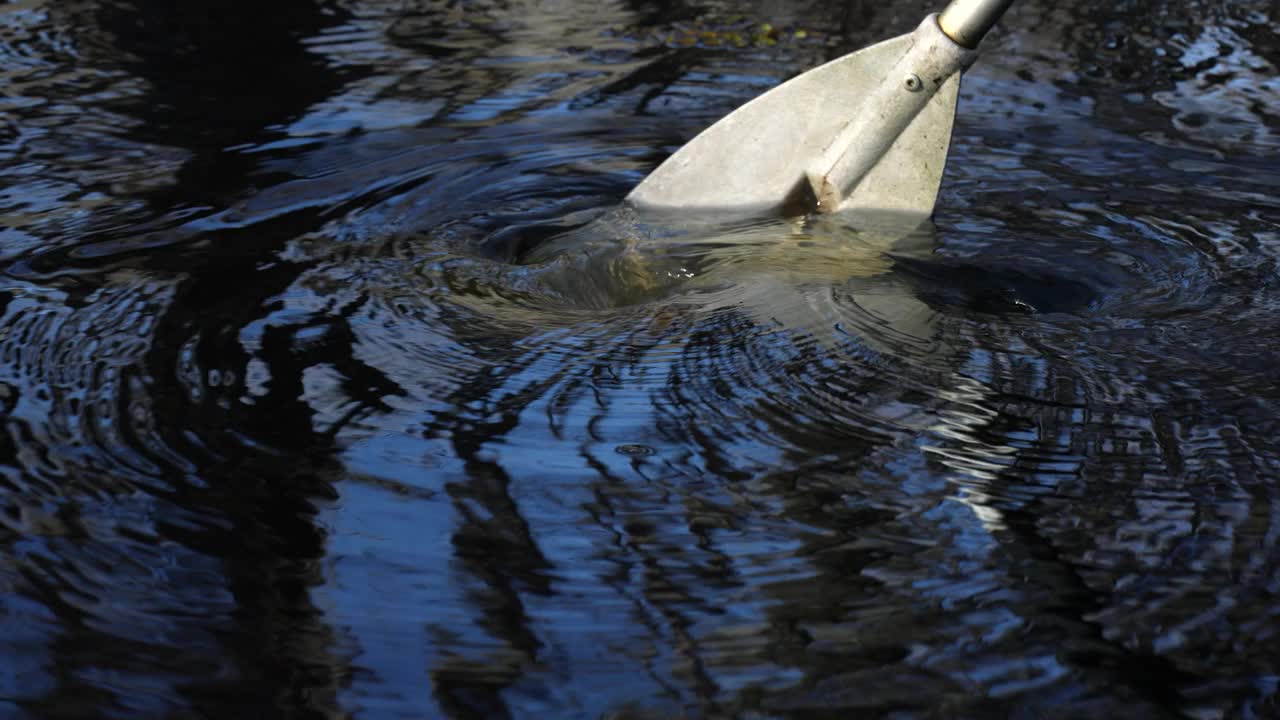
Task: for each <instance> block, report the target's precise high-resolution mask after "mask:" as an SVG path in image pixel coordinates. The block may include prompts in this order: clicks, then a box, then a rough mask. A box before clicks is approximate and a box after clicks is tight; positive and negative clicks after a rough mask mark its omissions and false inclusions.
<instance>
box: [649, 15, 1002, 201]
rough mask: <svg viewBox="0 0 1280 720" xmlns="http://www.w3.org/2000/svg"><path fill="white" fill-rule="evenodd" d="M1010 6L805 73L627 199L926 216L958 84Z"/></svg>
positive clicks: (734, 117) (929, 23) (944, 21)
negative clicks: (873, 210) (862, 210)
mask: <svg viewBox="0 0 1280 720" xmlns="http://www.w3.org/2000/svg"><path fill="white" fill-rule="evenodd" d="M1012 2H1013V0H953V1H952V2H951V4H950V5H948V6H947V7H946V9H945V10H943V11H942V13H941V14H940V15H930V16H928V17H926V18H925V19H924V22H922V23H921V24H920V26H919V27H918V28H916V30H915V31H914V32H912V33H911V34H909V35H902V36H900V37H896V38H893V39H891V40H886V41H884V42H881V43H878V44H876V45H873V46H871V47H868V48H864V49H862V50H859V51H857V52H854V53H851V54H849V55H845V56H844V57H841V58H839V59H836V60H833V61H831V62H829V63H827V64H825V65H822V66H820V67H817V68H814V69H813V70H810V71H808V72H806V73H803V74H801V75H799V76H797V77H795V78H793V79H791V80H789V81H787V82H785V83H783V84H781V85H779V86H778V87H776V88H774V89H772V90H770V91H769V92H767V93H765V94H763V95H761V96H760V97H757V98H756V99H754V100H752V101H750V102H748V103H747V104H745V105H743V106H742V107H740V108H738V109H737V110H735V111H734V112H732V113H730V114H729V115H727V116H725V117H724V118H722V119H721V120H720V121H719V122H717V123H716V124H714V125H712V126H711V127H709V128H707V129H706V130H704V131H703V132H702V133H701V134H699V135H698V136H697V137H695V138H694V139H693V140H691V141H689V143H688V144H686V145H685V146H684V147H682V148H680V150H678V151H677V152H676V153H675V154H674V155H672V156H671V157H669V158H667V160H666V162H664V163H663V164H662V165H661V166H659V167H658V169H657V170H654V171H653V173H651V174H650V175H649V176H648V177H647V178H645V179H644V180H643V181H642V182H641V183H640V184H639V185H638V186H636V188H635V189H634V190H632V192H631V194H630V195H628V196H627V200H628V202H630V203H631V204H633V205H636V206H641V207H645V206H649V207H661V208H673V209H724V210H731V211H762V210H770V209H775V208H782V209H784V210H785V211H786V212H787V213H788V214H800V213H804V212H809V211H812V210H815V209H816V210H819V211H822V212H835V211H844V210H850V209H860V208H868V209H870V208H875V209H881V210H889V211H898V212H903V213H908V214H912V215H921V216H926V217H927V216H929V215H931V214H932V213H933V206H934V203H935V202H936V200H937V196H938V187H939V185H940V184H941V182H942V172H943V169H944V168H945V166H946V161H947V149H948V147H949V146H950V144H951V126H952V122H953V121H954V119H955V113H956V100H957V98H958V96H959V92H960V76H961V74H962V73H963V71H964V70H965V69H966V68H968V67H969V66H970V65H971V64H973V61H974V60H975V59H976V57H977V53H976V51H975V50H974V48H976V47H977V45H978V43H979V42H980V41H981V40H982V38H983V37H984V36H985V35H986V34H987V31H988V30H990V29H991V27H992V26H993V25H995V23H996V21H997V20H998V19H999V18H1000V16H1001V15H1002V14H1003V13H1004V11H1005V10H1006V9H1007V8H1008V7H1009V5H1010V4H1011V3H1012Z"/></svg>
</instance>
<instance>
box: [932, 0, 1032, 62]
mask: <svg viewBox="0 0 1280 720" xmlns="http://www.w3.org/2000/svg"><path fill="white" fill-rule="evenodd" d="M1012 4H1013V0H951V4H950V5H947V7H946V9H945V10H943V11H942V14H940V15H939V16H938V25H939V26H940V27H941V28H942V32H944V33H946V34H947V37H949V38H951V39H952V40H954V41H955V42H956V44H958V45H962V46H964V47H967V48H969V49H970V50H972V49H973V48H976V47H978V43H980V42H982V38H983V37H985V36H986V34H987V31H988V30H990V29H991V28H992V27H993V26H994V25H995V24H996V21H998V20H999V19H1000V16H1001V15H1003V14H1004V11H1005V10H1008V9H1009V6H1010V5H1012Z"/></svg>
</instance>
